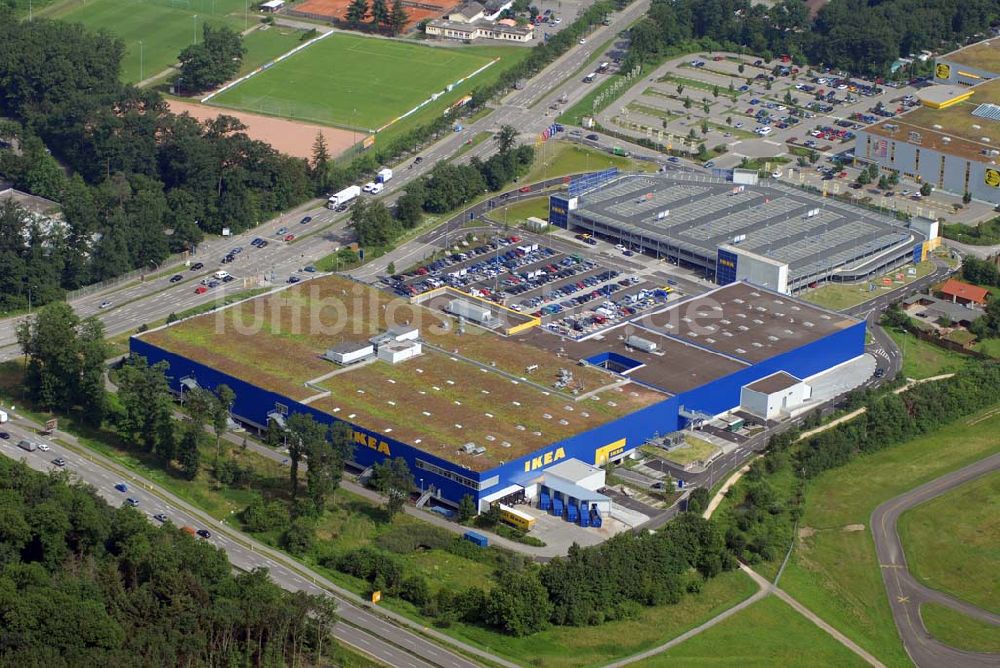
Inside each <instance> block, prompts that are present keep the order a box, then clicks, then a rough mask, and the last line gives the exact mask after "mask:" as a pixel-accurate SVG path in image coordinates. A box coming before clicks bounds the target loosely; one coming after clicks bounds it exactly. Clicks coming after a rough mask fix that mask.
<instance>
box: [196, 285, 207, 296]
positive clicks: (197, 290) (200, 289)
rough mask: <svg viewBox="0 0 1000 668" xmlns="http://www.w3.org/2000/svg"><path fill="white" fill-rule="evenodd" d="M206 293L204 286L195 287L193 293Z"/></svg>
mask: <svg viewBox="0 0 1000 668" xmlns="http://www.w3.org/2000/svg"><path fill="white" fill-rule="evenodd" d="M206 292H208V288H206V287H205V286H204V285H199V286H198V287H196V288H195V289H194V293H195V294H196V295H203V294H205V293H206Z"/></svg>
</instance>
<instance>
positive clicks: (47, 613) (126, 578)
mask: <svg viewBox="0 0 1000 668" xmlns="http://www.w3.org/2000/svg"><path fill="white" fill-rule="evenodd" d="M0 490H3V491H2V493H0V499H2V502H0V620H2V622H3V629H4V632H3V633H2V634H0V663H2V664H4V665H12V666H28V665H44V666H54V667H58V666H84V665H86V666H111V665H134V664H135V663H136V661H137V657H142V662H144V663H148V664H155V665H175V666H177V665H237V664H239V665H250V664H253V665H295V664H296V663H297V664H300V665H324V664H325V663H326V662H329V661H330V660H331V659H332V656H331V655H332V654H334V652H335V651H336V647H335V644H334V640H333V638H332V636H331V630H332V627H333V624H334V622H335V620H336V615H335V604H334V602H333V600H332V599H330V598H327V597H322V596H313V595H309V594H306V593H304V592H296V593H290V592H286V591H284V590H283V589H281V588H280V587H278V586H277V585H276V584H275V583H274V582H273V581H271V580H270V579H269V578H268V576H267V571H266V570H265V569H256V570H254V571H252V572H249V573H239V574H236V573H234V572H233V566H232V565H231V564H230V563H229V561H228V559H227V558H226V556H225V553H224V552H223V551H222V550H220V549H217V548H215V547H213V546H212V545H210V544H208V543H206V542H204V541H201V540H198V539H195V538H193V537H192V536H190V535H188V534H187V533H185V532H184V531H182V530H181V529H179V528H177V527H175V526H173V525H172V524H170V523H169V522H168V523H167V524H165V525H163V526H159V527H154V526H153V525H151V524H150V523H149V522H148V521H147V519H146V518H145V516H143V515H142V513H139V512H137V511H136V510H134V509H132V508H129V507H123V508H112V507H110V506H109V505H108V504H107V503H106V502H105V501H103V500H102V499H101V498H99V497H98V496H97V493H96V491H95V490H94V489H93V488H92V487H90V486H87V485H84V484H81V483H71V482H70V479H69V477H68V475H66V474H62V473H60V474H52V475H44V474H42V473H38V472H36V471H33V470H32V469H30V468H29V467H28V466H27V464H25V463H24V462H14V461H11V460H8V459H6V458H0Z"/></svg>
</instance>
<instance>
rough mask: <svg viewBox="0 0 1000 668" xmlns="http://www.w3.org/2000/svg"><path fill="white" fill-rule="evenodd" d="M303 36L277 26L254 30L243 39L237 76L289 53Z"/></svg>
mask: <svg viewBox="0 0 1000 668" xmlns="http://www.w3.org/2000/svg"><path fill="white" fill-rule="evenodd" d="M303 34H304V33H303V32H302V31H301V30H294V29H292V28H283V27H278V26H261V27H260V28H258V29H257V30H254V31H253V32H252V33H250V34H249V35H247V36H246V37H244V38H243V46H245V47H246V50H247V52H246V55H244V56H243V64H242V65H241V66H240V71H239V73H238V75H239V76H243V75H244V74H246V73H247V72H250V71H252V70H254V69H256V68H257V67H259V66H260V65H261V64H262V63H266V62H269V61H271V60H274V59H275V58H277V57H278V56H280V55H281V54H283V53H287V52H289V51H291V50H292V49H294V48H295V47H296V46H298V45H299V44H301V43H302V35H303ZM147 76H148V75H147Z"/></svg>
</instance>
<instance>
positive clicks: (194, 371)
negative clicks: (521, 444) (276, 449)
mask: <svg viewBox="0 0 1000 668" xmlns="http://www.w3.org/2000/svg"><path fill="white" fill-rule="evenodd" d="M129 349H130V350H131V351H132V353H134V354H137V355H142V356H143V357H145V358H146V359H147V360H148V361H149V363H150V364H155V363H157V362H160V361H165V362H167V363H168V364H169V365H170V369H169V371H168V372H167V376H168V378H169V379H170V387H171V388H172V389H173V390H175V391H179V390H180V379H181V378H183V377H185V376H191V377H193V378H194V379H195V380H197V381H198V384H199V385H201V386H202V387H206V388H209V389H211V388H215V387H216V386H218V385H220V384H222V383H225V384H226V385H228V386H229V387H231V388H232V389H233V392H235V393H236V401H235V402H234V403H233V411H232V412H233V415H235V416H237V417H240V418H243V419H245V420H249V421H252V422H255V423H257V424H262V425H265V424H267V414H268V413H271V412H273V411H274V407H275V404H276V403H280V404H284V405H285V406H287V407H288V412H289V414H290V415H291V414H294V413H307V414H310V415H312V416H313V418H314V419H315V420H316V421H317V422H322V423H324V424H333V423H334V422H346V420H338V419H337V418H335V417H333V416H332V415H330V414H329V413H324V412H322V411H319V410H316V409H315V408H312V407H310V406H308V405H306V404H302V403H299V402H297V401H293V400H291V399H289V398H287V397H284V396H282V395H280V394H277V393H276V392H271V391H268V390H265V389H262V388H260V387H257V386H255V385H252V384H250V383H247V382H245V381H242V380H240V379H239V378H235V377H233V376H230V375H228V374H225V373H222V372H220V371H216V370H215V369H212V368H211V367H208V366H205V365H204V364H200V363H198V362H194V361H192V360H189V359H187V358H186V357H183V356H181V355H177V354H175V353H172V352H169V351H166V350H163V349H162V348H160V347H158V346H154V345H152V344H150V343H148V342H146V341H143V340H142V339H138V338H134V337H133V338H131V339H129ZM347 424H348V425H350V426H351V427H352V428H353V429H354V431H355V435H356V436H357V435H358V434H364V435H365V436H367V437H370V438H369V441H368V442H369V443H371V444H372V445H373V446H375V447H371V446H368V445H360V444H356V445H355V446H354V461H356V462H357V463H358V464H361V465H363V466H369V465H371V464H375V463H377V462H381V461H384V460H385V458H386V457H385V455H383V454H382V453H381V452H379V451H378V449H377V448H378V445H379V443H384V444H385V445H386V447H387V448H388V449H389V452H390V454H391V456H392V457H403V458H404V459H406V463H407V464H408V465H409V467H410V471H412V472H413V477H414V480H417V481H419V480H420V479H421V478H423V480H424V486H425V487H426V486H427V485H430V484H433V485H435V486H436V487H438V488H439V489H440V490H441V492H442V494H443V495H444V496H445V497H446V498H448V499H450V500H452V501H455V502H458V501H459V500H461V498H462V497H463V496H464V495H466V494H472V496H473V497H477V493H476V491H475V490H473V489H470V488H468V487H465V486H464V485H461V484H459V483H457V482H455V481H454V480H451V479H449V478H444V477H442V476H439V475H435V474H433V473H430V472H428V471H422V470H419V469H417V467H416V461H415V460H416V457H420V459H422V460H424V461H426V462H430V463H431V464H434V465H436V466H440V467H441V468H443V469H446V470H450V471H454V472H455V473H458V474H459V475H463V476H465V477H467V478H472V479H473V480H477V481H478V480H479V479H480V474H479V473H476V472H475V471H470V470H467V469H465V468H463V467H461V466H459V465H457V464H453V463H451V462H447V461H445V460H443V459H441V458H439V457H435V456H434V455H431V454H428V453H425V452H422V451H420V450H417V449H416V448H414V447H412V446H409V445H406V444H405V443H402V442H400V441H397V440H395V439H393V438H389V437H387V436H386V435H384V434H379V433H378V432H374V431H370V430H368V429H365V428H363V427H360V426H358V425H355V424H352V423H350V422H347ZM483 477H488V474H487V475H484V476H483Z"/></svg>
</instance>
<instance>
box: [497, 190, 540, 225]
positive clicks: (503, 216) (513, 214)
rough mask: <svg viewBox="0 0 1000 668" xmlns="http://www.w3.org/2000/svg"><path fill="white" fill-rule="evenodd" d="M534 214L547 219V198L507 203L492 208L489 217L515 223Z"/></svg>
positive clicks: (502, 221) (536, 216)
mask: <svg viewBox="0 0 1000 668" xmlns="http://www.w3.org/2000/svg"><path fill="white" fill-rule="evenodd" d="M532 216H534V217H535V218H541V219H542V220H548V219H549V198H548V197H535V198H532V199H526V200H524V201H521V202H516V203H514V204H509V205H507V206H505V207H501V208H499V209H496V210H494V211H493V212H491V213H490V218H492V219H493V220H495V221H497V222H500V223H509V224H511V225H517V224H518V223H522V222H524V221H525V220H527V219H528V218H531V217H532Z"/></svg>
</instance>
